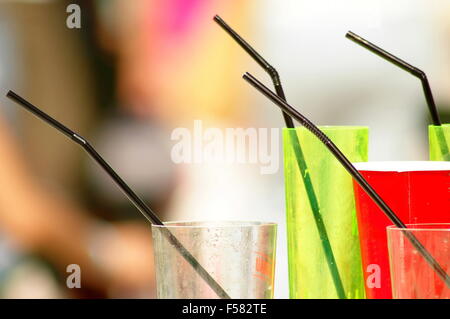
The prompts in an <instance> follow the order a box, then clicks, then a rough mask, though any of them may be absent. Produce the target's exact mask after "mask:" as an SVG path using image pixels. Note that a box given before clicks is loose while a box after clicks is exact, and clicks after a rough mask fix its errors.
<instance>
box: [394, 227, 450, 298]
mask: <svg viewBox="0 0 450 319" xmlns="http://www.w3.org/2000/svg"><path fill="white" fill-rule="evenodd" d="M407 227H408V229H406V230H405V229H400V228H398V227H395V226H389V227H387V237H388V247H389V264H390V270H391V283H392V295H393V298H395V299H450V288H449V287H448V286H446V284H445V283H444V281H443V280H442V278H441V277H439V276H438V275H437V273H436V272H435V271H434V270H433V268H432V267H431V266H430V265H429V264H428V263H427V262H426V261H425V259H424V258H423V257H422V255H421V254H420V253H418V251H417V250H416V248H415V247H414V246H413V245H412V244H411V242H410V241H409V240H408V238H407V237H406V235H405V232H409V233H411V234H413V235H414V236H415V237H416V238H417V239H418V240H419V241H420V243H421V244H422V245H423V246H424V247H425V248H426V249H427V250H428V252H429V253H430V254H431V255H432V256H433V257H434V259H435V260H436V261H437V262H438V264H439V265H440V266H441V267H442V268H443V269H444V270H445V271H447V274H448V273H449V271H450V224H410V225H407Z"/></svg>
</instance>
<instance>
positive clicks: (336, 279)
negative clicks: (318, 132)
mask: <svg viewBox="0 0 450 319" xmlns="http://www.w3.org/2000/svg"><path fill="white" fill-rule="evenodd" d="M214 21H216V22H217V24H219V26H221V27H222V29H224V30H225V32H227V33H228V34H229V35H230V36H231V37H232V38H233V39H234V40H235V41H236V42H237V43H238V44H239V45H240V46H241V48H242V49H244V50H245V52H247V53H248V54H249V55H250V56H251V57H252V58H253V60H255V61H256V62H257V63H258V64H259V65H260V66H261V67H262V68H263V69H264V70H265V71H266V72H267V73H268V74H269V76H270V78H271V79H272V82H273V85H274V87H275V91H276V92H277V95H278V96H279V97H280V98H281V99H283V100H285V101H286V96H285V95H284V90H283V87H282V85H281V80H280V76H279V74H278V71H277V70H276V69H275V68H274V67H273V66H272V65H270V64H269V63H268V62H267V61H266V60H265V59H264V58H263V57H262V56H261V55H260V54H259V53H258V52H256V50H255V49H254V48H253V47H252V46H251V45H250V44H248V42H247V41H245V40H244V39H243V38H242V37H241V36H240V35H239V34H238V33H237V32H236V31H234V30H233V29H232V28H231V27H230V26H229V25H228V24H227V23H226V22H225V21H224V20H223V19H222V18H221V17H219V16H218V15H216V16H214ZM282 113H283V117H284V121H285V123H286V126H287V127H288V128H290V129H292V130H288V132H289V137H290V140H291V142H292V147H293V150H294V154H295V157H296V159H297V164H298V168H299V171H300V174H301V176H303V178H302V180H303V183H304V185H305V190H306V194H307V196H308V199H309V203H310V206H311V212H312V214H313V216H314V221H315V223H316V227H317V230H318V232H319V238H320V242H321V243H322V248H323V250H324V253H325V258H326V260H327V264H328V268H329V270H330V273H331V278H332V280H333V283H334V286H335V288H336V293H337V295H338V297H339V298H340V299H344V298H346V294H345V290H344V286H343V284H342V280H341V276H340V275H339V269H338V267H337V263H336V259H335V257H334V254H333V249H332V248H331V243H330V240H329V238H328V233H327V229H326V227H325V223H324V222H323V220H322V215H321V214H320V206H319V202H318V200H317V196H316V194H315V192H314V187H313V184H312V181H311V177H310V175H309V170H308V166H307V164H306V161H305V157H304V155H303V151H302V149H301V147H300V141H299V139H298V136H297V133H296V131H295V128H294V121H293V120H292V118H291V117H290V116H289V115H288V114H287V113H286V112H282Z"/></svg>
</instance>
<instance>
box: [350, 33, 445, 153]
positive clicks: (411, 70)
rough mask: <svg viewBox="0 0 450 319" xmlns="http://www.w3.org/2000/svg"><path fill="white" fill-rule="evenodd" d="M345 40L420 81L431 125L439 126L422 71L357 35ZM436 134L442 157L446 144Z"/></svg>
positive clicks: (436, 112) (427, 84) (442, 135)
mask: <svg viewBox="0 0 450 319" xmlns="http://www.w3.org/2000/svg"><path fill="white" fill-rule="evenodd" d="M345 37H346V38H347V39H350V40H352V41H353V42H355V43H356V44H359V45H360V46H362V47H363V48H366V49H367V50H369V51H370V52H372V53H375V54H376V55H378V56H379V57H381V58H383V59H385V60H386V61H388V62H391V63H392V64H394V65H396V66H398V67H399V68H401V69H402V70H404V71H406V72H408V73H410V74H412V75H414V76H415V77H416V78H418V79H419V80H420V82H421V83H422V87H423V92H424V94H425V99H426V101H427V105H428V109H429V111H430V115H431V119H432V121H433V124H434V125H435V126H441V125H442V123H441V119H440V118H439V113H438V111H437V108H436V103H435V102H434V98H433V93H432V92H431V86H430V83H429V82H428V78H427V75H426V74H425V72H423V71H422V70H420V69H418V68H416V67H415V66H412V65H411V64H409V63H407V62H405V61H403V60H402V59H400V58H398V57H396V56H394V55H393V54H391V53H389V52H387V51H385V50H383V49H382V48H380V47H378V46H376V45H375V44H373V43H371V42H369V41H367V40H366V39H364V38H362V37H360V36H359V35H357V34H355V33H353V32H351V31H348V32H347V34H346V35H345ZM436 134H438V135H439V136H438V140H439V141H443V143H439V145H440V148H441V153H442V155H444V156H445V155H446V154H448V153H449V151H448V144H447V141H446V139H445V136H444V134H443V132H442V131H441V130H436Z"/></svg>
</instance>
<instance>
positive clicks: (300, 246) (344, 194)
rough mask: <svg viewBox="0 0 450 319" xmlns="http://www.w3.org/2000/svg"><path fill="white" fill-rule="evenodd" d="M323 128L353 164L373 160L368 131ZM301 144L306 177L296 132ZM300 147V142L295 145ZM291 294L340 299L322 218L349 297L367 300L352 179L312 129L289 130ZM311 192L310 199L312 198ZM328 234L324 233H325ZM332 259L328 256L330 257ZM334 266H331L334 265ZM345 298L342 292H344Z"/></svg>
mask: <svg viewBox="0 0 450 319" xmlns="http://www.w3.org/2000/svg"><path fill="white" fill-rule="evenodd" d="M320 129H321V130H322V131H323V132H324V133H325V134H326V135H327V136H328V137H329V138H331V140H332V141H333V142H334V143H335V144H336V145H337V146H338V147H339V148H340V149H341V151H342V152H343V153H344V154H345V156H347V157H348V159H349V160H350V161H352V162H365V161H367V160H368V135H369V129H368V128H367V127H362V126H323V127H320ZM293 133H296V134H297V136H298V139H299V141H300V148H301V153H302V154H303V160H304V164H305V165H306V166H307V170H306V172H305V174H303V175H302V174H300V171H299V164H298V162H297V159H298V152H297V156H296V155H295V154H296V152H294V148H293V143H292V138H293V136H292V134H293ZM294 145H296V143H294ZM283 149H284V175H285V189H286V212H287V235H288V259H289V260H288V263H289V291H290V297H291V298H302V299H303V298H308V299H309V298H327V299H330V298H339V297H340V295H339V294H338V288H337V285H336V281H335V280H333V276H332V271H331V270H330V262H329V259H327V254H330V252H326V250H325V249H324V245H323V241H321V238H322V239H323V236H320V234H319V227H318V226H317V216H320V218H321V219H322V221H323V225H324V227H325V230H326V233H327V236H328V239H329V243H330V247H331V253H332V254H333V257H334V260H335V262H336V266H335V267H336V268H337V271H338V273H339V278H340V282H341V283H342V288H343V290H344V298H355V299H356V298H358V299H359V298H364V297H365V292H364V279H363V273H362V264H361V252H360V246H359V236H358V225H357V219H356V209H355V200H354V193H353V184H352V178H351V176H350V175H349V174H348V173H347V172H346V171H345V169H344V168H343V167H342V166H341V164H340V163H339V162H338V161H337V160H336V159H335V157H334V156H333V155H332V154H331V153H330V152H329V150H328V149H327V148H326V147H325V146H324V145H323V144H322V143H321V142H320V141H319V140H318V139H317V138H316V137H315V136H314V135H313V134H312V133H310V132H309V131H308V130H307V129H305V128H303V127H298V128H295V129H294V128H284V129H283ZM307 174H309V178H310V180H311V184H312V189H313V190H314V194H315V196H316V199H317V202H318V206H319V209H318V212H315V213H316V215H315V216H316V217H314V215H313V211H312V210H311V204H310V201H309V197H308V196H311V189H310V190H309V191H308V192H307V190H306V188H305V184H304V180H305V178H307V177H306V176H307ZM308 194H309V195H308ZM322 235H323V234H322ZM328 257H329V256H328ZM331 268H332V267H331ZM341 298H342V294H341Z"/></svg>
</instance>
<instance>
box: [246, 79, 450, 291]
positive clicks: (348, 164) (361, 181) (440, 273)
mask: <svg viewBox="0 0 450 319" xmlns="http://www.w3.org/2000/svg"><path fill="white" fill-rule="evenodd" d="M243 78H244V79H245V80H246V81H247V82H248V83H250V84H251V85H252V86H253V87H254V88H256V89H257V90H258V91H259V92H260V93H262V94H263V95H264V96H266V97H267V98H268V99H269V100H271V101H272V102H273V103H274V104H276V105H277V106H278V107H280V108H281V109H282V110H284V111H286V112H287V113H289V115H290V116H292V117H294V118H295V119H296V120H297V121H299V122H300V123H301V124H302V125H304V126H305V127H306V128H307V129H308V130H309V131H310V132H311V133H312V134H314V135H315V136H316V137H317V138H318V139H319V140H320V141H322V142H323V143H324V144H325V146H326V147H327V148H328V150H329V151H330V152H331V153H332V154H333V155H334V157H335V158H336V159H337V160H338V161H339V162H340V163H341V165H342V166H343V167H344V168H345V169H346V170H347V172H348V173H349V174H350V175H351V176H352V177H353V179H354V180H355V181H356V182H357V183H358V184H359V186H360V187H361V188H362V189H363V190H364V191H365V192H366V194H367V195H368V196H369V197H370V198H371V199H372V200H373V201H374V203H375V204H376V205H377V206H378V207H379V208H380V209H381V211H382V212H383V213H384V214H385V215H386V217H388V218H389V219H390V220H391V221H392V222H393V223H394V224H395V225H396V226H397V227H399V228H405V229H406V228H407V227H406V225H405V224H404V223H403V222H402V221H401V220H400V219H399V218H398V216H397V215H396V214H395V213H394V212H393V211H392V209H391V208H390V207H389V206H388V205H387V204H386V203H385V202H384V201H383V199H382V198H381V197H380V196H379V195H378V194H377V192H376V191H375V190H374V189H373V188H372V186H370V184H369V183H368V182H367V181H366V179H365V178H364V177H363V176H362V175H361V174H360V173H359V172H358V170H357V169H356V168H355V167H354V166H353V164H352V163H351V162H350V161H349V160H348V159H347V157H345V155H344V154H343V153H342V152H341V151H340V149H339V148H338V147H337V146H336V145H335V144H334V143H333V142H332V141H331V140H330V139H329V138H328V137H327V136H326V135H325V134H324V133H323V132H322V131H321V130H320V129H319V128H318V127H317V126H315V125H314V124H313V123H312V122H311V121H310V120H308V119H307V118H306V117H305V116H303V115H302V114H301V113H300V112H298V111H297V110H296V109H294V108H293V107H292V106H291V105H289V104H288V103H286V101H284V100H282V99H280V98H279V97H278V96H277V95H276V94H275V93H273V92H272V91H271V90H269V89H268V88H267V87H266V86H265V85H264V84H262V83H261V82H260V81H258V80H257V79H256V78H255V77H254V76H252V75H251V74H250V73H248V72H247V73H245V74H244V75H243ZM403 233H404V234H405V236H406V237H407V238H408V240H409V241H410V242H411V244H412V245H413V246H414V247H415V248H416V249H417V251H418V252H419V253H420V254H421V255H422V257H423V258H424V259H425V260H426V261H427V262H428V264H429V265H430V267H432V268H433V269H434V271H435V272H436V273H437V275H438V276H439V277H440V278H441V279H442V280H443V281H444V283H445V284H446V285H447V287H450V276H449V275H448V274H447V272H446V271H445V270H444V269H443V268H442V267H441V265H439V263H438V262H437V261H436V259H434V257H433V256H432V255H431V254H430V253H429V252H428V250H427V249H426V248H425V247H424V246H423V245H422V243H421V242H420V241H419V240H418V239H417V238H416V237H415V236H414V235H413V234H412V233H409V232H403Z"/></svg>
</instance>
